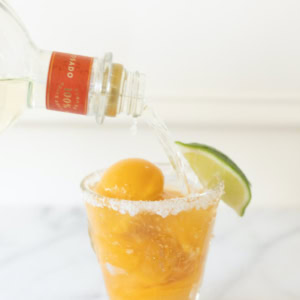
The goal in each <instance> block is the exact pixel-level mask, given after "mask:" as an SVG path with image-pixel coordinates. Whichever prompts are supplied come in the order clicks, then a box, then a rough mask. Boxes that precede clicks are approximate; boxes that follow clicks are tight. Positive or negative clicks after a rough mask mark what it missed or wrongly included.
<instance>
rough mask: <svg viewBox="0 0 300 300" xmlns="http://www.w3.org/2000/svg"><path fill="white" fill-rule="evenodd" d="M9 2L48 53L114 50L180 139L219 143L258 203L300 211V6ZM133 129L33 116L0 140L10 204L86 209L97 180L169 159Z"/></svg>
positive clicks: (1, 181)
mask: <svg viewBox="0 0 300 300" xmlns="http://www.w3.org/2000/svg"><path fill="white" fill-rule="evenodd" d="M9 2H10V3H11V5H12V6H13V7H14V8H15V10H16V11H17V14H18V15H19V16H20V17H21V19H22V20H23V23H24V24H25V25H26V27H27V29H28V31H29V32H30V35H31V36H32V39H33V40H34V41H35V42H36V44H37V45H38V46H39V47H40V48H44V49H48V50H58V51H65V52H72V53H78V54H83V55H91V56H102V55H103V53H104V52H107V51H112V52H113V53H114V57H115V61H118V62H122V63H124V64H125V65H126V67H127V68H128V69H129V70H139V71H142V72H144V73H146V75H147V96H148V99H150V100H151V101H152V102H154V104H155V107H156V108H157V110H158V112H160V113H161V115H162V116H163V118H164V119H166V121H167V123H168V125H169V127H170V129H171V131H172V132H173V134H174V136H175V137H176V139H179V140H182V141H186V142H189V141H197V142H203V143H208V144H210V145H213V146H215V147H218V148H219V149H221V150H223V151H224V152H225V153H227V154H228V155H229V156H231V157H232V158H233V159H234V160H235V161H236V162H237V163H238V164H239V165H240V166H241V168H242V169H243V170H245V172H246V174H247V175H248V176H249V178H250V180H251V182H252V184H253V204H252V207H255V206H282V205H283V206H286V205H294V206H298V207H299V203H300V201H299V198H300V191H299V188H298V185H299V184H298V182H299V172H298V169H299V166H300V156H299V153H300V137H299V132H300V131H299V126H300V35H299V32H300V30H299V29H300V18H299V11H300V2H299V1H297V0H294V1H292V0H284V1H283V0H281V1H280V0H272V1H271V0H256V1H241V0H229V1H223V0H218V1H216V0H211V1H169V0H168V1H158V0H153V1H137V0H135V1H129V0H128V1H124V0H123V1H121V0H109V1H96V0H86V1H76V0H72V1H71V0H52V1H46V0H43V1H34V0H27V1H22V0H10V1H9ZM1 30H2V29H1ZM124 122H125V124H126V126H124V123H123V122H121V123H120V122H119V121H117V120H110V121H108V122H106V123H105V125H104V126H103V127H102V128H98V127H97V125H96V124H95V121H94V120H92V118H91V119H88V118H84V117H79V116H69V115H66V116H65V115H64V114H57V113H52V112H46V113H44V112H39V111H38V112H35V111H32V112H27V113H26V114H25V116H23V117H22V118H21V120H20V121H19V122H18V123H17V124H16V126H14V127H13V128H11V129H9V130H8V131H7V132H5V133H4V134H3V135H2V136H1V138H0V166H1V167H0V188H1V189H0V195H1V198H0V201H1V204H7V205H14V204H20V203H23V204H26V205H27V204H30V203H32V204H33V203H38V204H50V203H52V204H54V203H55V204H57V203H59V204H62V205H67V204H79V205H80V204H81V202H80V190H79V187H78V186H79V182H80V180H81V178H82V177H83V176H84V175H86V174H87V173H89V172H91V171H93V170H95V169H98V168H101V167H104V166H107V165H109V164H110V163H112V162H114V161H116V160H118V159H120V158H123V157H128V156H141V157H146V158H149V159H151V160H153V161H158V160H159V161H161V160H166V158H165V156H164V154H163V152H162V150H161V149H160V147H159V145H158V144H157V142H156V141H155V139H154V137H153V134H152V133H151V132H150V131H149V130H147V129H145V128H144V127H142V128H141V129H140V131H139V134H138V137H137V138H136V137H132V136H131V135H130V134H129V129H128V128H129V126H130V123H129V122H127V121H124ZM250 209H251V207H250Z"/></svg>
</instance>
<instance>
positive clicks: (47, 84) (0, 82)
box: [0, 0, 145, 132]
mask: <svg viewBox="0 0 300 300" xmlns="http://www.w3.org/2000/svg"><path fill="white" fill-rule="evenodd" d="M144 81H145V77H144V75H142V74H140V73H138V72H128V71H127V70H126V69H125V68H124V67H123V65H121V64H116V63H112V54H111V53H108V54H105V55H104V57H103V58H95V57H87V56H81V55H74V54H67V53H61V52H50V51H44V50H40V49H38V48H37V47H36V46H35V45H34V43H33V42H32V41H31V39H30V37H29V35H28V34H27V32H26V30H25V28H24V26H23V25H22V23H21V21H20V20H19V18H18V17H17V16H16V15H15V13H14V11H13V10H12V9H11V8H10V7H9V5H8V4H7V3H6V2H5V1H4V0H0V132H1V131H2V130H4V129H5V128H7V127H8V126H9V125H10V124H11V123H12V122H13V121H14V120H15V119H16V118H17V117H18V116H19V115H20V114H21V113H22V112H23V111H24V109H25V108H26V107H28V108H46V109H50V110H57V111H62V112H70V113H77V114H82V115H94V116H95V117H96V120H97V122H98V123H99V124H101V123H102V122H103V120H104V118H105V116H110V117H115V116H117V115H118V114H120V113H126V114H128V115H130V116H133V117H137V116H139V115H140V114H141V113H142V111H143V108H144Z"/></svg>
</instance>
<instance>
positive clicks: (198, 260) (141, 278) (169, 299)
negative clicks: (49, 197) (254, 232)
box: [82, 159, 221, 300]
mask: <svg viewBox="0 0 300 300" xmlns="http://www.w3.org/2000/svg"><path fill="white" fill-rule="evenodd" d="M162 170H163V172H162V171H161V170H160V169H159V168H158V167H157V166H155V165H153V164H152V163H150V162H148V161H145V160H142V159H127V160H123V161H120V162H118V163H116V164H115V165H113V166H112V167H110V168H109V169H107V170H106V171H104V172H96V173H93V174H91V175H89V176H88V177H86V178H85V179H84V181H83V182H82V189H83V191H84V199H85V201H86V209H87V214H88V221H89V233H90V238H91V242H92V245H93V249H94V251H95V253H96V255H97V258H98V261H99V263H100V265H101V268H102V272H103V275H104V280H105V284H106V288H107V292H108V294H109V298H110V299H111V300H141V299H143V300H150V299H151V300H160V299H162V300H188V299H193V300H194V299H196V297H197V295H198V291H199V285H200V282H201V279H202V274H203V269H204V264H205V259H206V255H207V250H208V245H209V241H210V237H211V232H212V228H213V223H214V219H215V215H216V208H217V205H218V202H219V198H220V196H221V192H220V191H218V190H210V191H205V192H203V193H193V194H190V195H187V196H183V195H182V194H181V193H180V192H178V189H177V190H176V189H174V186H176V184H175V183H176V176H175V175H174V174H172V173H171V172H170V170H171V167H170V166H168V165H164V166H162ZM169 186H172V188H169Z"/></svg>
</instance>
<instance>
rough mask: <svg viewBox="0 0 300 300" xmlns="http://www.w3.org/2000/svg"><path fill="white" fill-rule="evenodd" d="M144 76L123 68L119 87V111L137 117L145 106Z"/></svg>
mask: <svg viewBox="0 0 300 300" xmlns="http://www.w3.org/2000/svg"><path fill="white" fill-rule="evenodd" d="M145 83H146V76H145V75H144V74H142V73H139V72H128V71H126V70H125V72H124V79H123V84H122V86H121V89H120V101H119V109H118V111H119V113H125V114H127V115H130V116H132V117H139V116H140V115H141V114H142V112H143V110H144V107H145Z"/></svg>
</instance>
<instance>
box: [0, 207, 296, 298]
mask: <svg viewBox="0 0 300 300" xmlns="http://www.w3.org/2000/svg"><path fill="white" fill-rule="evenodd" d="M299 253H300V209H299V208H298V209H293V208H281V209H279V208H278V209H271V208H256V209H253V210H252V209H251V207H250V208H249V211H248V212H247V214H246V216H245V217H244V218H239V217H237V216H236V215H235V214H234V213H233V212H232V211H231V210H230V209H228V208H227V207H225V206H223V205H221V207H220V209H219V212H218V216H217V221H216V227H215V235H214V238H213V240H212V243H211V248H210V253H209V258H208V261H207V267H206V274H205V278H204V282H203V286H202V288H201V299H206V300H254V299H255V300H256V299H258V300H299V299H300V255H299ZM0 299H1V300H2V299H3V300H27V299H28V300H35V299H36V300H38V299H39V300H40V299H43V300H104V299H107V297H106V295H105V290H104V284H103V280H102V276H101V272H100V269H99V267H98V264H97V261H96V257H95V255H94V254H93V252H92V250H91V247H90V243H89V238H88V235H87V221H86V216H85V212H84V209H83V207H70V206H68V207H61V206H53V207H51V206H47V207H39V206H28V207H26V206H24V207H20V206H19V207H4V206H0Z"/></svg>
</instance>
